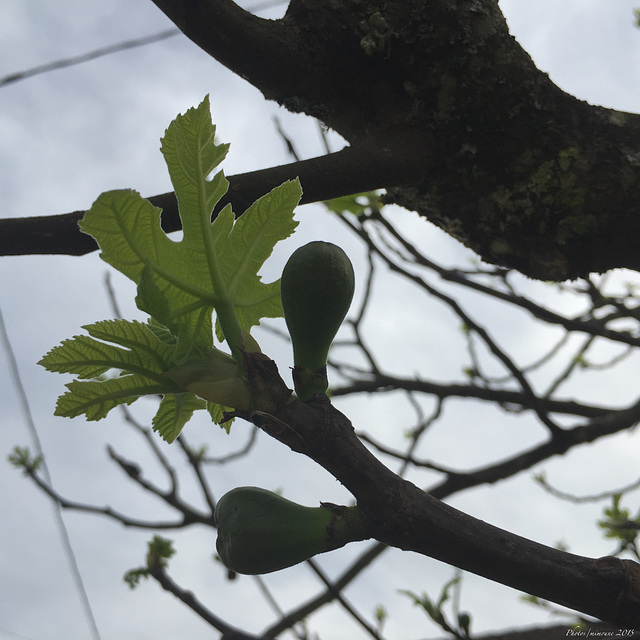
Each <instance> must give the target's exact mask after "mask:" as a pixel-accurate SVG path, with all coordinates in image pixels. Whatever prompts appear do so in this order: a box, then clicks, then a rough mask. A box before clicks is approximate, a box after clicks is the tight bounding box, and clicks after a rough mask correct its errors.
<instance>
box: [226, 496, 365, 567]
mask: <svg viewBox="0 0 640 640" xmlns="http://www.w3.org/2000/svg"><path fill="white" fill-rule="evenodd" d="M214 517H215V523H216V526H217V527H218V539H217V541H216V548H217V550H218V554H219V556H220V558H221V560H222V562H223V563H224V565H225V566H226V567H227V568H228V569H230V570H232V571H235V572H236V573H242V574H247V575H257V574H263V573H270V572H272V571H279V570H280V569H285V568H286V567H291V566H293V565H295V564H298V563H299V562H303V561H304V560H307V559H308V558H311V557H312V556H314V555H316V554H318V553H324V552H326V551H332V550H333V549H338V548H339V547H343V546H344V545H345V544H347V543H348V542H354V541H356V540H365V539H366V538H367V537H368V536H367V533H366V531H367V526H366V521H365V518H364V515H363V513H362V512H361V511H360V509H358V507H345V506H339V505H334V504H330V503H321V504H320V506H319V507H304V506H302V505H299V504H297V503H295V502H292V501H291V500H287V499H286V498H283V497H282V496H280V495H278V494H277V493H273V492H272V491H267V490H266V489H260V488H259V487H238V488H236V489H232V490H231V491H229V493H226V494H225V495H223V496H222V497H221V498H220V500H219V501H218V504H217V505H216V509H215V514H214Z"/></svg>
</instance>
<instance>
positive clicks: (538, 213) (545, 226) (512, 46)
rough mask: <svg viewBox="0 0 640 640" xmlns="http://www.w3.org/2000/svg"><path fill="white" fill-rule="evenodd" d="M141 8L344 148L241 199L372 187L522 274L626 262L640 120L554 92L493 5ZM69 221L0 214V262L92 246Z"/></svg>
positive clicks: (263, 175)
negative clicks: (289, 184) (262, 13)
mask: <svg viewBox="0 0 640 640" xmlns="http://www.w3.org/2000/svg"><path fill="white" fill-rule="evenodd" d="M154 2H155V4H156V5H157V6H158V7H159V8H160V9H161V10H162V11H164V12H165V13H166V14H167V16H168V17H169V18H171V19H172V20H173V21H174V22H175V23H176V24H177V25H178V27H180V29H181V30H182V31H183V32H184V33H185V34H186V35H187V36H188V37H189V38H191V39H192V40H193V41H194V42H196V43H197V44H198V45H199V46H200V47H202V48H203V49H204V50H205V51H207V52H208V53H210V54H211V55H212V56H213V57H215V58H216V59H218V60H219V61H220V62H222V63H223V64H225V65H226V66H227V67H229V68H230V69H231V70H232V71H234V72H236V73H237V74H239V75H241V76H242V77H244V78H246V79H247V80H248V81H249V82H251V83H252V84H253V85H255V86H256V87H258V88H259V89H260V90H261V91H262V92H263V94H264V95H265V97H267V98H269V99H271V100H275V101H277V102H279V103H280V104H282V105H284V106H285V107H287V108H288V109H290V110H292V111H296V112H304V113H307V114H309V115H312V116H315V117H317V118H319V119H320V120H322V121H323V122H324V123H326V124H327V125H328V126H330V127H332V128H333V129H335V130H336V131H338V132H339V133H340V134H341V135H342V136H344V137H345V138H346V139H347V140H348V141H349V142H350V144H351V146H352V151H351V152H350V154H347V155H346V156H345V154H340V153H338V154H332V155H330V156H326V157H325V158H322V159H315V160H311V161H307V164H306V165H305V166H299V167H298V166H296V165H288V166H287V167H285V168H282V167H276V168H273V169H272V170H268V169H267V170H265V171H264V172H254V173H252V174H245V176H238V178H246V179H245V180H244V181H243V184H244V185H245V186H247V185H248V186H249V190H248V192H250V193H255V192H256V190H255V187H256V186H257V185H258V184H260V185H266V186H268V187H269V188H271V187H273V186H276V184H278V180H282V179H287V178H292V177H295V176H296V175H301V178H303V179H302V185H303V188H304V189H305V192H306V193H307V194H308V195H306V196H305V201H306V202H310V201H315V200H323V199H328V198H330V197H333V196H335V195H347V194H349V193H356V192H360V191H365V190H368V189H372V188H374V187H379V188H382V187H385V188H387V189H388V198H387V199H388V201H389V202H395V203H398V204H401V205H403V206H405V207H407V208H409V209H413V210H415V211H417V212H419V213H420V214H421V215H424V216H425V217H426V218H428V219H429V220H430V221H431V222H433V223H434V224H436V225H438V226H440V227H441V228H443V229H444V230H445V231H447V232H448V233H449V234H451V235H452V236H454V237H456V238H458V239H459V240H460V241H461V242H463V243H464V244H466V245H467V246H469V247H471V248H472V249H474V250H475V251H476V252H477V253H478V254H479V255H480V256H481V257H482V258H484V259H485V260H486V261H488V262H492V263H495V264H500V265H504V266H508V267H513V268H516V269H518V270H520V271H521V272H522V273H525V274H527V275H529V276H531V277H534V278H539V279H545V280H563V279H567V278H576V277H579V276H586V275H587V274H588V273H590V272H594V271H595V272H603V271H606V270H608V269H611V268H614V267H627V268H630V269H639V268H640V251H639V248H640V247H639V245H640V242H639V240H638V238H640V214H639V207H640V204H639V203H640V116H638V115H634V114H629V113H622V112H619V111H614V110H610V109H604V108H600V107H595V106H591V105H589V104H587V103H585V102H583V101H580V100H578V99H576V98H574V97H573V96H570V95H568V94H566V93H564V92H563V91H561V90H560V89H559V88H558V87H556V86H555V85H554V84H553V83H552V82H551V81H550V80H549V78H548V77H547V76H546V75H545V74H544V73H542V72H540V71H539V70H538V69H536V67H535V66H534V65H533V63H532V61H531V59H530V57H529V56H528V55H527V53H526V52H525V51H524V50H523V49H522V48H521V47H520V46H519V44H518V43H517V42H516V41H515V39H514V38H513V37H512V36H511V35H510V34H509V32H508V29H507V25H506V22H505V20H504V17H503V15H502V13H501V12H500V9H499V8H498V3H497V0H377V1H374V2H371V0H291V2H290V6H289V8H288V11H287V13H286V15H285V17H284V18H282V19H281V20H274V21H272V20H265V19H261V18H258V17H256V16H254V15H252V14H250V13H248V12H246V11H244V10H243V9H241V8H239V7H238V6H237V5H236V4H235V3H234V2H232V0H189V2H186V1H185V0H154ZM254 181H255V182H254ZM252 186H253V187H254V188H253V189H251V187H252ZM260 195H261V194H260ZM236 196H238V194H236ZM240 200H242V198H241V197H240ZM166 201H167V202H168V205H169V206H168V209H167V210H165V214H166V215H165V217H166V218H167V219H168V220H171V219H173V220H174V221H175V220H177V212H176V211H175V205H174V203H172V202H171V201H170V199H169V200H166ZM239 211H242V209H239ZM68 215H69V214H68ZM79 215H80V213H77V214H76V216H75V217H73V216H72V217H71V218H69V217H67V218H65V217H64V216H61V217H60V218H59V219H58V218H57V217H49V218H48V219H47V220H43V221H41V227H38V226H37V224H38V222H37V221H36V220H37V219H33V218H31V219H24V220H19V219H18V220H0V254H1V255H8V254H17V253H49V252H50V253H73V254H79V253H85V252H87V251H89V250H92V249H93V248H95V247H94V245H93V244H92V243H91V242H88V241H87V240H86V239H82V238H81V236H80V234H79V233H78V231H77V229H76V228H75V219H76V218H77V217H79ZM58 225H59V226H58ZM169 226H170V227H171V224H169Z"/></svg>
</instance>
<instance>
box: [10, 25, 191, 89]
mask: <svg viewBox="0 0 640 640" xmlns="http://www.w3.org/2000/svg"><path fill="white" fill-rule="evenodd" d="M179 33H182V32H181V31H180V29H175V28H174V29H168V30H166V31H161V32H160V33H155V34H153V35H150V36H145V37H143V38H135V39H134V40H124V41H123V42H119V43H118V44H113V45H110V46H108V47H102V48H100V49H94V50H93V51H89V52H88V53H83V54H81V55H79V56H73V57H71V58H63V59H61V60H54V61H53V62H48V63H47V64H43V65H40V66H37V67H32V68H31V69H26V70H25V71H17V72H15V73H10V74H9V75H6V76H4V78H0V88H1V87H5V86H7V85H9V84H14V83H16V82H20V81H21V80H27V79H28V78H32V77H33V76H37V75H40V74H41V73H48V72H49V71H55V70H56V69H63V68H65V67H72V66H74V65H77V64H82V63H84V62H89V60H95V59H96V58H102V57H103V56H108V55H111V54H112V53H118V52H119V51H125V50H126V49H134V48H135V47H144V46H145V45H148V44H152V43H153V42H158V41H160V40H166V39H167V38H171V37H173V36H177V35H178V34H179Z"/></svg>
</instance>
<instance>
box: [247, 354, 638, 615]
mask: <svg viewBox="0 0 640 640" xmlns="http://www.w3.org/2000/svg"><path fill="white" fill-rule="evenodd" d="M245 366H246V368H247V373H248V376H249V380H250V383H251V384H252V386H253V387H254V395H255V397H257V398H271V399H280V400H279V402H278V406H280V408H279V409H277V408H276V409H275V410H274V409H273V400H270V401H269V403H268V405H269V406H267V405H264V408H265V409H266V410H267V411H269V409H270V413H267V412H264V411H258V412H253V413H252V412H238V415H239V416H241V417H244V418H246V419H248V420H250V421H251V422H253V423H254V424H256V425H257V426H259V427H260V428H262V429H263V430H264V431H266V432H267V433H268V434H269V435H271V436H272V437H275V438H276V439H278V440H279V441H281V442H283V443H284V444H286V445H287V446H289V447H290V448H291V449H292V450H294V451H297V452H299V453H302V454H304V455H307V456H308V457H310V458H312V459H313V460H314V461H315V462H317V463H318V464H320V465H321V466H322V467H324V468H325V469H326V470H327V471H329V473H331V474H332V475H333V476H334V477H335V478H336V479H338V480H339V481H340V482H342V484H344V486H345V487H346V488H347V489H349V491H351V493H352V494H353V495H354V496H355V498H356V500H357V503H358V506H360V508H361V509H362V510H363V512H364V513H365V515H366V516H367V517H368V518H369V521H370V524H371V530H372V532H373V537H375V538H376V539H377V540H379V541H380V542H383V543H385V544H388V545H390V546H394V547H397V548H399V549H404V550H407V551H415V552H417V553H420V554H423V555H427V556H430V557H432V558H436V559H438V560H441V561H443V562H446V563H448V564H452V565H454V566H457V567H459V568H461V569H464V570H467V571H471V572H472V573H476V574H478V575H481V576H484V577H486V578H489V579H490V580H493V581H496V582H500V583H502V584H506V585H509V586H511V587H513V588H515V589H519V590H522V591H524V592H526V593H531V594H534V595H537V596H539V597H541V598H544V599H546V600H550V601H552V602H556V603H558V604H561V605H564V606H567V607H570V608H572V609H576V610H577V611H581V612H582V613H585V614H588V615H593V616H595V617H597V618H600V619H601V620H604V621H607V622H610V623H612V624H620V625H628V626H633V625H638V624H640V606H639V604H640V566H639V565H637V564H635V563H633V562H631V561H628V560H620V559H618V558H612V557H611V558H609V557H608V558H601V559H598V560H594V559H591V558H585V557H581V556H576V555H574V554H570V553H566V552H563V551H559V550H557V549H553V548H551V547H546V546H544V545H541V544H538V543H536V542H533V541H531V540H527V539H525V538H522V537H520V536H517V535H514V534H512V533H509V532H507V531H504V530H501V529H498V528H496V527H493V526H491V525H489V524H487V523H485V522H482V521H480V520H477V519H475V518H473V517H471V516H468V515H466V514H463V513H461V512H459V511H457V510H456V509H453V508H452V507H450V506H448V505H446V504H445V503H443V502H441V501H440V500H438V499H436V498H434V497H433V496H431V495H429V494H427V493H425V492H424V491H422V490H420V489H418V487H416V486H415V485H413V484H412V483H410V482H408V481H405V480H403V479H402V478H400V477H399V476H397V475H396V474H394V473H393V472H392V471H390V470H389V469H388V468H387V467H385V466H384V465H383V464H382V463H381V462H380V461H379V460H378V459H377V458H376V457H375V456H374V455H373V454H372V453H371V452H369V450H368V449H367V448H366V447H365V446H364V445H363V444H362V442H361V441H360V440H359V439H358V437H357V436H356V434H355V432H354V430H353V427H352V425H351V423H350V422H349V420H348V419H347V418H346V417H345V416H344V415H343V414H342V413H340V412H339V411H338V410H337V409H335V408H334V407H333V406H332V405H331V404H330V402H329V401H328V399H327V398H326V397H324V396H316V397H315V399H314V400H313V401H311V402H309V403H307V404H304V403H302V402H300V401H299V400H293V401H286V398H288V397H289V392H288V390H287V389H286V385H285V384H284V382H283V381H282V380H281V379H280V378H279V376H278V375H277V371H276V370H275V364H274V363H270V361H268V359H267V360H265V357H264V356H261V355H260V356H258V357H255V358H254V357H253V356H252V355H251V354H247V356H246V360H245ZM258 394H259V395H258ZM639 406H640V403H639ZM623 413H624V415H622V414H623ZM624 418H626V421H627V426H631V425H633V424H634V423H635V422H637V420H638V406H636V407H632V408H630V409H629V410H627V412H621V413H620V414H619V415H617V416H615V417H612V418H611V419H609V420H607V418H600V419H594V420H593V421H592V427H593V430H596V431H597V430H598V429H606V428H607V427H610V426H611V425H610V424H609V422H615V423H616V426H618V425H619V423H621V421H624Z"/></svg>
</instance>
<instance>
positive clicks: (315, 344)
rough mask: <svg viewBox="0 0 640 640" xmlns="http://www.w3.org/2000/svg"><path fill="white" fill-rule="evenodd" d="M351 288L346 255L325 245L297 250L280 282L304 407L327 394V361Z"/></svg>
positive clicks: (296, 385) (350, 275) (295, 376)
mask: <svg viewBox="0 0 640 640" xmlns="http://www.w3.org/2000/svg"><path fill="white" fill-rule="evenodd" d="M354 288H355V275H354V273H353V266H352V264H351V261H350V260H349V258H348V256H347V254H346V253H345V252H344V251H343V250H342V249H341V248H340V247H338V246H336V245H335V244H331V243H330V242H320V241H315V242H310V243H309V244H306V245H304V246H303V247H300V248H299V249H296V251H294V252H293V254H292V255H291V257H290V258H289V261H288V262H287V264H286V265H285V268H284V271H283V272H282V279H281V281H280V293H281V297H282V309H283V311H284V319H285V321H286V323H287V328H288V330H289V335H290V336H291V342H292V345H293V362H294V365H295V368H294V384H295V388H296V393H297V394H298V397H299V398H300V399H301V400H303V401H304V402H306V401H307V400H309V399H310V398H311V397H312V396H313V395H314V394H316V393H324V392H326V390H327V387H328V382H327V372H326V365H327V356H328V354H329V348H330V346H331V343H332V342H333V339H334V338H335V335H336V333H337V332H338V329H339V328H340V325H341V324H342V322H343V320H344V318H345V316H346V315H347V311H348V310H349V306H350V305H351V301H352V299H353V292H354Z"/></svg>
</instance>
